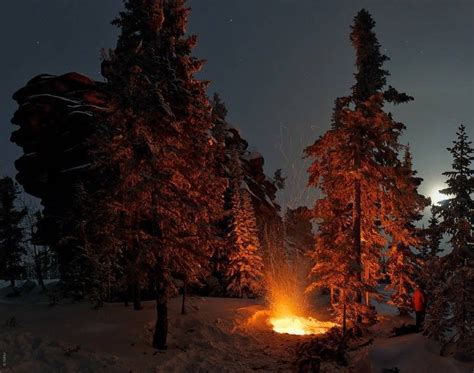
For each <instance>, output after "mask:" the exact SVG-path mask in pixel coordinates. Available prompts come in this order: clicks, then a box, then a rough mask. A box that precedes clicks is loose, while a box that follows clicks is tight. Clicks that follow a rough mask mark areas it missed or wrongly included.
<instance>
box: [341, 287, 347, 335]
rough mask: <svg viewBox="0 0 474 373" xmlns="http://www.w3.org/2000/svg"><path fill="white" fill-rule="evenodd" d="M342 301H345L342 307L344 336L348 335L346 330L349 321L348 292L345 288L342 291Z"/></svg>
mask: <svg viewBox="0 0 474 373" xmlns="http://www.w3.org/2000/svg"><path fill="white" fill-rule="evenodd" d="M342 301H343V302H344V303H343V306H342V307H343V308H342V337H343V338H345V337H346V331H347V322H346V319H347V317H346V292H345V290H343V291H342Z"/></svg>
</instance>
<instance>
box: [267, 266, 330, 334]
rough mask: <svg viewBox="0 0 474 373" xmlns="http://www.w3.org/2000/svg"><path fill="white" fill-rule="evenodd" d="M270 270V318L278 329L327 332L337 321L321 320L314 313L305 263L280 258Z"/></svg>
mask: <svg viewBox="0 0 474 373" xmlns="http://www.w3.org/2000/svg"><path fill="white" fill-rule="evenodd" d="M278 262H279V263H278V264H276V263H275V262H274V263H273V266H272V267H271V271H268V272H267V273H266V287H267V299H268V301H269V303H270V312H269V313H270V316H269V318H268V322H269V323H270V325H271V326H272V329H273V330H274V331H275V332H277V333H286V334H294V335H311V334H323V333H326V332H327V331H328V330H329V329H331V328H332V327H334V326H337V324H335V323H333V322H330V321H319V320H317V319H315V318H313V317H311V316H309V315H310V312H309V309H310V307H309V306H308V304H307V301H306V298H305V296H304V290H305V285H304V283H305V281H304V277H302V276H301V274H302V273H306V270H305V268H302V267H304V263H302V262H300V263H293V264H292V265H291V264H289V263H287V262H286V261H278Z"/></svg>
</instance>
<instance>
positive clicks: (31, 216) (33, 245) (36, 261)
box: [25, 208, 51, 291]
mask: <svg viewBox="0 0 474 373" xmlns="http://www.w3.org/2000/svg"><path fill="white" fill-rule="evenodd" d="M25 220H26V222H27V231H28V232H27V233H28V241H29V244H30V245H29V246H30V250H29V255H30V256H31V258H32V259H33V269H34V272H35V276H36V279H37V280H38V284H39V285H40V286H41V289H42V290H43V291H46V285H45V283H44V279H45V276H46V273H47V272H48V271H49V269H50V267H51V253H50V251H49V249H48V247H47V246H45V245H41V244H39V245H38V244H37V241H38V238H39V237H38V236H39V233H40V230H41V224H42V221H43V215H42V213H41V211H40V210H37V211H34V212H33V210H32V209H31V208H29V209H28V214H27V215H26V217H25Z"/></svg>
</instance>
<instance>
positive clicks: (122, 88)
mask: <svg viewBox="0 0 474 373" xmlns="http://www.w3.org/2000/svg"><path fill="white" fill-rule="evenodd" d="M188 13H189V9H187V8H186V7H185V2H184V0H163V1H159V0H155V1H143V0H128V1H125V10H124V11H123V12H121V13H120V17H119V18H118V19H117V20H115V21H114V22H113V23H114V24H115V25H117V26H118V27H119V28H120V30H121V32H120V36H119V40H118V42H117V47H116V48H115V50H114V51H112V52H110V53H109V56H108V58H107V59H105V60H104V61H103V65H102V72H103V75H104V77H105V78H106V81H107V85H108V88H109V95H110V97H111V101H112V104H111V106H112V110H111V113H110V115H109V116H108V117H107V120H106V121H105V122H104V125H103V126H102V133H101V135H103V136H98V137H97V141H98V144H99V145H100V146H98V147H97V148H98V149H99V150H98V153H97V154H96V157H97V158H96V162H95V163H96V165H95V166H96V167H97V168H98V169H100V170H104V173H105V174H107V175H108V178H109V180H110V187H109V189H108V190H109V194H108V195H107V196H105V198H106V199H107V206H108V208H109V209H110V210H112V211H114V215H115V220H116V221H117V224H116V226H115V229H114V228H113V229H114V230H113V235H114V236H115V237H116V238H117V239H118V240H120V242H121V243H122V247H121V250H122V253H121V257H131V258H133V260H132V261H131V263H132V266H131V267H130V272H131V275H132V276H133V277H134V281H135V282H140V283H148V282H150V280H152V281H154V282H155V290H156V307H157V323H156V327H155V334H154V337H153V346H154V347H155V348H158V349H163V348H166V336H167V328H168V320H167V317H168V316H167V313H168V308H167V302H168V299H169V297H170V295H171V294H173V292H174V291H175V290H176V289H175V288H174V285H173V281H172V277H173V274H181V275H184V276H185V277H186V279H187V280H188V281H190V282H193V281H197V280H199V279H200V278H201V277H202V276H203V275H204V273H205V272H206V271H207V270H208V262H209V258H210V255H211V252H212V237H213V236H214V235H215V232H214V229H215V225H214V223H213V221H214V219H215V218H216V217H217V216H219V215H220V211H221V208H222V195H223V192H224V188H225V183H224V182H223V180H221V179H220V178H219V177H217V176H216V173H217V172H216V165H215V161H214V156H215V154H214V153H215V148H216V147H215V141H214V140H213V139H212V137H211V136H210V130H211V110H210V106H209V102H208V100H207V97H206V95H205V88H206V86H207V82H202V81H199V80H196V79H195V78H194V76H193V74H194V73H196V72H197V71H199V70H200V68H201V67H202V66H203V62H202V61H199V60H196V59H195V58H193V57H192V56H191V55H190V54H191V50H192V49H193V47H194V46H195V44H196V37H194V36H189V37H186V36H185V27H186V23H187V17H188Z"/></svg>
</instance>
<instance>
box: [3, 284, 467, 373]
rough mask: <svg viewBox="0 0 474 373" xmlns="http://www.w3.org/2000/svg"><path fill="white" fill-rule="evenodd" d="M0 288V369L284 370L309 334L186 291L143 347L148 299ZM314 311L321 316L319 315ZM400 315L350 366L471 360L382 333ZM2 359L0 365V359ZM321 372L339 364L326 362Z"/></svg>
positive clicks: (445, 367) (244, 304) (235, 302)
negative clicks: (157, 340)
mask: <svg viewBox="0 0 474 373" xmlns="http://www.w3.org/2000/svg"><path fill="white" fill-rule="evenodd" d="M7 292H8V290H7V289H0V299H1V302H0V370H1V372H2V373H4V372H35V373H36V372H38V373H41V372H48V373H53V372H130V371H132V372H154V371H157V372H250V371H255V370H259V371H264V372H267V371H268V372H272V371H279V372H287V371H288V372H290V371H294V366H293V365H292V364H293V362H294V360H295V358H296V353H295V347H296V345H297V344H298V343H299V342H301V341H303V340H305V339H308V338H310V337H305V336H290V335H284V334H277V333H274V332H272V331H271V330H270V328H269V327H267V326H266V325H265V324H264V323H259V322H257V323H254V324H249V323H248V320H249V318H250V317H251V316H252V315H254V314H255V312H257V311H259V310H262V309H263V308H264V306H263V304H262V303H261V301H256V300H247V299H223V298H201V297H191V298H189V302H188V314H187V315H180V314H179V310H180V299H173V300H172V301H171V302H170V311H169V315H170V327H169V341H168V350H167V351H165V352H155V351H154V350H153V349H152V348H151V347H150V339H151V333H152V329H153V324H154V320H155V308H154V303H153V302H144V304H143V305H144V309H143V310H142V311H133V310H132V309H131V308H125V307H124V306H123V305H121V304H106V305H105V306H104V307H103V308H101V309H99V310H95V309H93V308H92V307H91V305H90V304H88V303H65V304H60V305H55V306H49V302H48V299H47V298H46V297H45V296H44V295H42V294H40V292H39V291H38V290H37V289H34V290H32V291H31V292H30V293H29V294H27V295H23V296H22V297H21V298H5V297H4V296H5V295H6V293H7ZM323 314H324V312H321V315H318V316H321V317H324V315H323ZM402 321H403V320H401V319H399V318H396V317H394V316H385V317H384V320H383V322H382V323H379V324H377V325H376V326H374V332H376V333H377V334H378V335H380V337H377V338H376V339H375V341H374V343H373V344H372V345H370V346H368V347H366V348H365V349H363V350H359V351H357V352H355V353H353V354H352V355H353V356H352V363H351V365H352V366H351V367H348V368H347V369H344V370H346V371H353V372H357V371H360V372H382V371H383V369H386V368H394V367H398V368H399V369H400V372H472V371H473V369H474V365H472V364H471V365H468V364H463V363H461V362H458V361H456V360H454V359H453V358H447V357H440V356H439V355H438V353H437V352H438V347H437V346H436V345H435V344H433V343H432V342H430V341H428V340H427V339H426V338H424V337H423V336H421V335H419V334H414V335H407V336H403V337H397V338H388V334H389V330H390V329H391V328H392V327H393V326H394V325H399V324H400V323H401V322H402ZM2 359H4V360H2ZM3 363H4V366H3V367H2V366H1V364H3ZM326 369H327V370H326V371H344V370H341V369H337V370H336V368H335V367H334V366H332V367H331V366H329V367H326Z"/></svg>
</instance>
